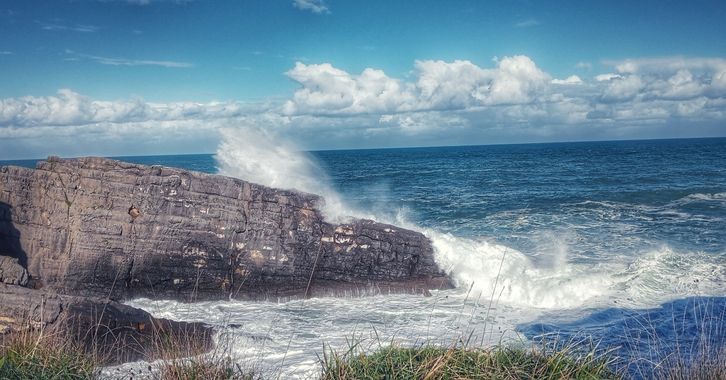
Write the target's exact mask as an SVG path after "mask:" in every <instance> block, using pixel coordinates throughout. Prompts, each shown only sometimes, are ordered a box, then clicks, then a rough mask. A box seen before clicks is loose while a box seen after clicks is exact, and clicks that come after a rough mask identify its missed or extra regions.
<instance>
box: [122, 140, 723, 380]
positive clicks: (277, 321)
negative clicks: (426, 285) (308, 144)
mask: <svg viewBox="0 0 726 380" xmlns="http://www.w3.org/2000/svg"><path fill="white" fill-rule="evenodd" d="M273 138H274V139H273ZM216 159H217V160H218V162H219V167H220V172H221V173H223V174H226V175H230V176H237V177H239V178H243V179H246V180H250V181H253V182H257V183H260V184H264V185H269V186H276V187H283V188H295V189H301V190H304V191H308V192H312V193H318V194H322V195H324V196H325V198H326V207H325V210H324V211H325V214H326V216H327V217H329V218H331V219H342V218H345V217H347V216H348V215H358V216H363V217H367V218H375V219H377V220H379V221H382V222H387V223H393V224H397V225H401V226H403V227H407V228H411V229H417V230H421V231H422V232H424V233H425V234H426V235H427V236H428V237H429V238H430V239H431V240H432V242H433V245H434V249H435V255H436V260H437V262H438V263H439V265H440V266H441V267H442V268H444V269H445V270H446V271H447V272H448V273H450V275H451V276H452V278H453V279H454V280H455V281H456V283H457V284H458V285H459V287H458V288H457V289H454V290H449V291H438V292H433V296H432V297H418V296H411V295H386V296H382V295H379V296H372V297H363V298H353V297H351V298H317V299H310V300H297V301H288V302H242V301H231V302H202V303H196V304H180V303H177V302H171V301H151V300H144V299H140V300H134V301H131V302H129V304H130V305H132V306H135V307H140V308H142V309H145V310H147V311H149V312H151V313H152V314H153V315H155V316H158V317H164V318H170V319H175V320H185V321H202V322H206V323H210V324H212V325H215V326H217V327H219V330H220V331H221V332H220V333H219V335H218V340H219V341H220V342H231V343H230V348H231V351H232V352H233V353H234V354H235V355H236V356H237V357H238V358H239V360H240V361H242V362H246V363H253V364H255V365H256V366H258V367H262V368H263V369H264V370H276V371H278V373H279V374H280V375H281V378H307V377H309V376H311V375H312V374H314V373H316V371H317V370H318V369H319V364H318V355H322V352H323V345H330V346H331V347H333V348H336V349H345V348H346V347H347V343H346V339H356V340H361V341H362V344H363V346H364V347H369V348H375V347H377V345H378V344H385V343H387V342H391V341H392V340H395V341H397V342H400V343H402V344H412V343H416V342H419V343H420V342H423V341H434V342H439V343H444V344H451V343H453V342H455V341H457V340H459V339H461V340H467V339H470V340H471V342H472V343H475V344H492V343H498V342H500V341H502V340H521V339H522V338H521V337H519V336H518V335H517V334H516V332H515V328H516V326H517V325H518V324H521V323H526V322H529V321H532V320H535V319H536V318H537V317H539V316H541V315H543V314H546V313H553V312H554V311H557V310H566V311H567V313H568V316H570V317H577V316H584V315H586V314H587V313H588V312H589V311H590V310H592V309H593V308H599V307H610V306H627V307H634V308H645V307H651V306H655V305H657V304H659V303H661V302H664V301H667V300H671V299H675V298H679V297H684V296H695V295H699V296H706V295H716V296H722V295H725V294H726V290H725V288H726V265H724V263H725V262H726V256H725V255H713V254H704V253H699V252H676V251H674V250H673V249H672V248H670V247H668V246H663V247H661V248H659V249H655V250H649V251H644V252H630V253H629V254H628V255H622V254H599V255H597V258H594V257H593V258H589V259H587V260H574V259H573V258H571V257H570V255H569V247H568V245H567V244H566V243H565V241H567V239H564V238H563V237H562V236H557V235H555V234H544V235H543V236H544V237H545V238H544V239H543V240H542V244H541V247H539V250H538V252H536V257H534V256H533V255H532V254H526V253H523V252H520V251H517V250H515V249H512V248H509V247H506V246H504V245H501V244H497V243H496V242H495V240H493V239H491V238H487V237H481V238H464V237H458V236H454V235H451V234H448V233H442V232H440V231H436V230H433V229H421V228H418V227H417V226H415V225H412V224H410V223H408V222H407V221H406V220H405V218H403V217H402V215H401V214H402V213H399V214H398V215H396V216H394V217H391V216H390V212H389V216H378V217H377V218H376V216H375V215H361V213H359V212H357V211H356V210H355V209H354V208H352V207H349V206H347V205H345V203H344V202H343V199H342V197H341V196H340V195H338V194H337V193H336V192H335V191H334V190H333V187H332V186H331V185H330V184H329V183H328V182H327V180H326V176H325V173H324V172H323V171H322V170H321V169H320V168H319V166H317V165H316V163H315V161H314V160H313V159H312V158H311V157H309V156H308V155H306V154H303V153H300V151H299V150H298V149H297V148H296V147H295V146H294V145H292V144H289V143H285V142H282V140H280V139H279V138H278V137H276V136H267V135H265V133H264V132H260V131H250V130H229V131H225V132H224V142H223V143H222V144H221V145H220V148H219V150H218V151H217V155H216ZM693 197H698V198H699V199H701V198H707V200H710V201H717V202H719V201H722V200H723V199H724V197H723V194H714V195H700V194H695V195H693ZM683 201H688V200H687V199H683ZM389 211H390V210H389ZM230 326H231V327H230ZM133 366H134V365H133V364H132V365H126V366H124V367H122V368H133Z"/></svg>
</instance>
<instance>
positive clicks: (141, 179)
mask: <svg viewBox="0 0 726 380" xmlns="http://www.w3.org/2000/svg"><path fill="white" fill-rule="evenodd" d="M321 202H323V200H322V199H321V198H320V197H318V196H316V195H312V194H306V193H301V192H296V191H288V190H279V189H272V188H268V187H265V186H261V185H257V184H254V183H250V182H246V181H242V180H239V179H234V178H229V177H224V176H219V175H210V174H203V173H198V172H192V171H186V170H181V169H174V168H167V167H160V166H144V165H136V164H130V163H125V162H120V161H114V160H110V159H104V158H93V157H91V158H80V159H58V158H53V157H51V158H49V159H48V160H47V161H41V162H39V163H38V165H37V168H36V169H35V170H33V169H27V168H20V167H12V166H10V167H2V168H0V251H5V252H9V254H10V255H11V256H13V257H16V258H18V260H19V263H20V264H21V265H22V266H24V267H26V268H27V270H28V273H29V275H30V280H31V284H32V285H33V286H34V287H36V288H47V289H52V290H54V291H57V292H59V293H63V294H70V295H79V296H80V295H85V296H103V297H107V296H110V297H111V298H114V299H117V300H120V299H125V298H132V297H138V296H145V297H151V298H169V299H177V300H182V301H193V300H202V299H226V298H231V297H239V298H254V299H259V298H277V297H288V296H298V297H299V296H312V295H320V294H340V293H344V294H349V293H351V294H357V293H364V292H368V291H374V292H414V293H426V292H427V290H428V289H435V288H448V287H450V286H451V282H450V280H449V279H448V278H447V277H446V276H445V274H444V273H443V272H442V271H441V270H440V268H438V267H437V265H436V263H435V262H434V259H433V249H432V246H431V242H430V241H429V240H428V239H427V238H426V237H425V236H424V235H422V234H421V233H418V232H414V231H410V230H406V229H402V228H398V227H395V226H389V225H385V224H380V223H376V222H373V221H369V220H353V221H351V222H350V223H348V224H340V225H335V224H331V223H328V222H326V221H325V220H323V217H322V215H321V213H320V211H319V206H320V205H321Z"/></svg>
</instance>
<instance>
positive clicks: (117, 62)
mask: <svg viewBox="0 0 726 380" xmlns="http://www.w3.org/2000/svg"><path fill="white" fill-rule="evenodd" d="M66 54H69V57H66V60H68V61H77V60H80V59H88V60H91V61H94V62H97V63H100V64H102V65H110V66H159V67H166V68H182V69H186V68H190V67H194V64H192V63H189V62H179V61H163V60H152V59H128V58H112V57H102V56H98V55H91V54H83V53H76V52H74V51H72V50H66Z"/></svg>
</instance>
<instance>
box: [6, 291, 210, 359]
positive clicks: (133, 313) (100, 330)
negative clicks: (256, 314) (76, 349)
mask: <svg viewBox="0 0 726 380" xmlns="http://www.w3.org/2000/svg"><path fill="white" fill-rule="evenodd" d="M0 300H1V301H2V307H1V308H0V336H2V338H3V339H13V338H14V336H15V335H18V334H24V333H27V332H28V331H35V332H36V333H38V332H41V333H44V334H48V335H50V336H53V334H56V335H57V336H58V337H59V338H61V339H63V340H75V341H77V342H79V343H81V344H82V346H81V347H85V349H87V350H92V353H93V354H94V357H96V358H99V359H100V360H102V361H103V362H105V363H106V364H116V363H123V362H128V361H135V360H141V359H146V360H152V359H155V358H158V357H168V356H169V353H170V352H171V353H176V354H177V355H179V354H181V355H184V354H185V353H186V352H185V351H184V349H186V348H191V349H192V350H191V351H190V352H192V353H199V352H204V351H208V350H209V349H210V348H211V346H212V344H213V342H212V329H211V328H210V327H208V326H206V325H204V324H202V323H187V322H175V321H170V320H167V319H161V318H154V317H152V316H151V315H150V314H149V313H147V312H145V311H143V310H140V309H136V308H133V307H130V306H127V305H123V304H120V303H118V302H115V301H111V300H107V299H102V298H92V297H75V296H66V295H60V294H57V293H54V292H52V291H49V290H37V289H28V288H24V287H20V286H16V285H7V284H0ZM165 342H175V347H172V348H173V350H164V349H163V348H164V347H163V346H164V343H165ZM190 344H191V345H194V347H185V345H190Z"/></svg>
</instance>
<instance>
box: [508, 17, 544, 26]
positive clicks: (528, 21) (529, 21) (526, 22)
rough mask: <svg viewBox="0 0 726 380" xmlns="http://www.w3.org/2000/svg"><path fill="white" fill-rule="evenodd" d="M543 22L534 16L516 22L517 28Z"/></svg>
mask: <svg viewBox="0 0 726 380" xmlns="http://www.w3.org/2000/svg"><path fill="white" fill-rule="evenodd" d="M540 24H541V23H540V22H539V21H538V20H535V19H533V18H530V19H526V20H522V21H518V22H516V23H515V24H514V26H516V27H517V28H529V27H532V26H537V25H540Z"/></svg>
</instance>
